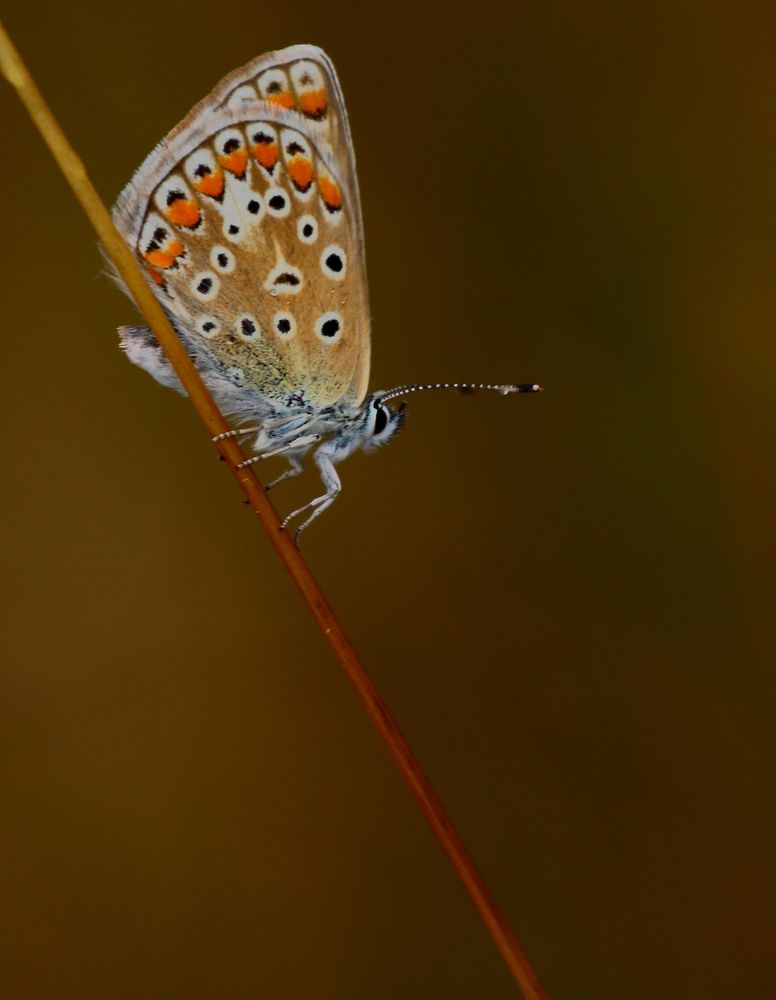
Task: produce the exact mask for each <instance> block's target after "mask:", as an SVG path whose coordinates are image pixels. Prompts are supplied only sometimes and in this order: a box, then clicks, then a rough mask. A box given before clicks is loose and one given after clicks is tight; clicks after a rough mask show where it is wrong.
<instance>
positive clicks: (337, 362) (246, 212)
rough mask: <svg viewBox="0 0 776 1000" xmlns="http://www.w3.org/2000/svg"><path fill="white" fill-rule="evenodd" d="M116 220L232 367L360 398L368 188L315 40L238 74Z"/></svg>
mask: <svg viewBox="0 0 776 1000" xmlns="http://www.w3.org/2000/svg"><path fill="white" fill-rule="evenodd" d="M114 220H115V221H116V224H117V226H118V227H119V229H120V231H121V232H122V234H123V235H124V237H125V238H126V239H127V240H128V242H129V243H130V245H131V246H132V248H133V250H134V251H135V253H136V255H137V257H138V259H139V260H140V262H141V263H142V265H143V266H144V268H145V269H146V271H147V274H148V276H149V279H150V280H151V281H152V282H153V284H154V287H155V289H156V291H157V294H158V296H159V297H160V299H161V301H162V302H163V304H164V305H165V307H166V308H167V309H168V311H169V312H170V313H171V314H172V315H173V317H174V319H175V320H176V324H177V326H178V327H179V329H181V330H183V331H184V333H185V335H186V336H187V337H189V338H190V340H191V342H192V343H193V344H194V345H195V346H196V348H197V350H198V353H199V354H200V356H203V355H204V356H206V357H210V358H212V360H213V364H214V365H215V366H216V367H217V368H218V369H219V371H220V375H221V377H225V378H226V379H228V380H229V381H231V382H232V383H233V384H234V386H235V387H236V388H240V389H243V390H245V392H247V393H254V394H257V395H258V396H259V397H260V398H261V399H262V400H263V401H265V402H266V403H267V404H269V405H271V406H274V407H281V408H282V407H295V406H298V405H311V406H313V407H314V408H317V409H321V408H323V407H326V406H329V405H332V404H334V403H338V402H343V403H346V404H352V405H354V406H356V405H358V404H359V403H360V402H361V400H362V399H363V397H364V394H365V392H366V384H367V380H368V375H369V318H368V303H367V290H366V273H365V262H364V251H363V237H362V225H361V216H360V206H359V198H358V186H357V181H356V173H355V163H354V159H353V153H352V146H351V143H350V136H349V130H348V123H347V117H346V114H345V108H344V104H343V102H342V97H341V93H340V90H339V86H338V83H337V79H336V75H335V73H334V69H333V67H332V66H331V63H330V62H329V60H328V59H327V57H326V56H325V54H324V53H323V52H321V51H320V50H319V49H316V48H314V47H312V46H293V47H292V48H290V49H285V50H283V51H281V52H277V53H272V54H270V55H268V56H262V57H261V58H260V59H257V60H254V62H252V63H249V64H248V65H247V66H244V67H243V68H242V69H240V70H237V71H236V72H234V73H232V74H230V75H229V76H228V77H227V78H226V79H225V80H223V81H222V82H221V83H220V84H219V85H218V86H217V87H216V88H215V90H214V91H213V92H212V93H211V94H210V96H209V97H208V98H206V99H205V100H204V101H203V102H201V103H200V104H199V105H197V107H196V108H194V110H193V111H192V112H191V114H190V115H189V116H188V117H187V118H186V119H185V120H184V121H183V122H182V123H181V124H180V125H179V126H178V127H177V128H176V129H174V130H173V131H172V132H171V133H170V134H169V135H168V136H167V138H166V139H165V140H163V142H162V143H161V144H160V145H159V146H158V147H157V149H156V150H154V152H153V153H152V154H151V155H150V156H149V157H148V159H147V160H146V161H145V163H144V164H143V165H142V167H141V168H140V170H139V171H138V172H137V174H136V175H135V177H134V178H133V180H132V181H131V182H130V184H129V185H128V186H127V188H126V189H125V191H124V192H123V193H122V195H121V197H120V198H119V201H118V203H117V206H116V208H115V209H114Z"/></svg>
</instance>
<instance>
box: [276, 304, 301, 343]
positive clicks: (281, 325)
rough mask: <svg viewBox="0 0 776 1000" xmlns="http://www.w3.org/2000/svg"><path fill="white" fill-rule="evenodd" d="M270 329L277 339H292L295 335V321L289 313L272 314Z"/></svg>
mask: <svg viewBox="0 0 776 1000" xmlns="http://www.w3.org/2000/svg"><path fill="white" fill-rule="evenodd" d="M272 327H273V329H274V331H275V333H276V334H277V335H278V336H279V337H284V338H287V337H293V335H294V334H295V333H296V320H295V319H294V317H293V316H292V315H291V313H290V312H285V311H283V310H281V311H279V312H276V313H274V314H273V316H272Z"/></svg>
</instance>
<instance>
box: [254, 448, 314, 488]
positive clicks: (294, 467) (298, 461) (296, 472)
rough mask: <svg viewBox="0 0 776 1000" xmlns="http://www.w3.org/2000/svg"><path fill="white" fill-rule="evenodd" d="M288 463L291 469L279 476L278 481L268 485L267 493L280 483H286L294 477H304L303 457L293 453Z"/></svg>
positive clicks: (274, 480)
mask: <svg viewBox="0 0 776 1000" xmlns="http://www.w3.org/2000/svg"><path fill="white" fill-rule="evenodd" d="M288 462H289V465H290V466H291V468H290V469H286V471H285V472H284V473H283V474H282V475H280V476H278V477H277V479H273V480H272V482H271V483H267V485H266V486H265V487H264V492H265V493H266V492H267V491H268V490H271V489H272V488H273V486H277V485H278V483H282V482H285V480H286V479H293V478H294V476H301V475H302V473H303V472H304V463H303V462H302V456H301V455H296V454H294V452H291V454H290V455H289V456H288Z"/></svg>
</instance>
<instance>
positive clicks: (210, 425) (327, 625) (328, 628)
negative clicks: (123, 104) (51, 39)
mask: <svg viewBox="0 0 776 1000" xmlns="http://www.w3.org/2000/svg"><path fill="white" fill-rule="evenodd" d="M0 61H1V62H2V70H3V73H4V75H5V77H6V78H7V79H8V81H9V82H10V83H11V85H12V86H13V87H14V88H15V89H16V91H17V93H18V95H19V97H20V98H21V100H22V102H23V103H24V105H25V107H26V108H27V110H28V112H29V114H30V117H31V118H32V120H33V121H34V123H35V125H36V126H37V127H38V130H39V131H40V133H41V135H42V136H43V139H44V140H45V142H46V144H47V145H48V147H49V149H50V150H51V153H52V155H53V157H54V159H55V160H56V161H57V163H58V164H59V167H60V169H61V170H62V173H63V174H64V175H65V177H66V178H67V181H68V183H69V184H70V187H71V188H72V189H73V192H74V194H75V196H76V198H77V199H78V201H79V202H80V203H81V206H82V207H83V209H84V211H85V212H86V214H87V216H88V218H89V220H90V222H91V223H92V225H93V226H94V229H95V231H96V232H97V236H98V238H99V240H100V242H101V243H102V245H103V247H105V249H106V251H107V252H108V254H109V255H110V257H111V259H112V260H113V263H114V264H115V265H116V268H117V270H118V272H119V274H120V275H121V277H122V279H123V280H124V282H125V283H126V285H127V288H128V289H129V290H130V292H131V293H132V297H133V298H134V300H135V302H136V303H137V305H138V306H139V308H140V309H141V311H142V312H143V314H144V315H145V318H146V319H147V320H148V323H149V325H150V327H151V329H152V330H153V332H154V335H155V336H156V339H157V340H158V341H159V343H160V344H161V345H162V347H163V349H164V351H165V353H166V354H167V357H168V358H169V359H170V362H171V364H172V366H173V367H174V369H175V371H176V373H177V375H178V377H179V378H180V380H181V382H182V383H183V385H184V387H185V389H186V392H187V393H188V395H189V399H190V400H191V402H192V405H193V406H194V409H195V410H196V411H197V413H198V414H199V416H200V418H201V420H202V422H203V423H204V424H205V427H206V428H207V432H208V434H209V435H210V437H211V438H212V437H215V436H216V435H218V434H223V433H224V432H225V431H227V430H228V429H229V425H228V424H227V422H226V420H225V419H224V417H223V416H222V415H221V413H220V411H219V410H218V407H217V406H216V404H215V402H214V401H213V398H212V396H211V395H210V393H209V392H208V390H207V389H206V388H205V385H204V383H203V381H202V379H201V378H200V375H199V373H198V371H197V369H196V368H195V367H194V365H193V363H192V361H191V358H190V357H189V356H188V354H187V353H186V351H185V349H184V347H183V345H182V343H181V342H180V340H179V339H178V337H177V336H176V334H175V332H174V330H173V328H172V326H171V325H170V322H169V320H168V319H167V317H166V315H165V313H164V310H163V309H162V307H161V305H160V304H159V302H158V301H157V299H156V297H155V296H154V294H153V292H152V291H151V289H150V287H149V286H148V284H147V283H146V280H145V278H144V276H143V274H142V273H141V271H140V268H139V267H138V265H137V262H136V261H135V259H134V257H133V255H132V253H131V252H130V250H129V248H128V247H127V245H126V244H125V243H124V241H123V239H122V238H121V236H120V235H119V233H118V232H117V231H116V229H115V228H114V225H113V222H112V220H111V217H110V215H109V213H108V211H107V209H106V208H105V206H104V205H103V203H102V201H101V200H100V197H99V196H98V194H97V192H96V190H95V188H94V186H93V185H92V183H91V181H90V180H89V177H88V176H87V173H86V170H85V168H84V165H83V163H82V162H81V160H80V159H79V158H78V156H77V155H76V153H75V152H74V150H73V148H72V147H71V146H70V144H69V143H68V141H67V139H66V138H65V135H64V133H63V132H62V129H61V128H60V127H59V125H58V124H57V122H56V121H55V119H54V117H53V116H52V114H51V111H50V110H49V108H48V106H47V105H46V103H45V101H44V100H43V97H42V95H41V93H40V91H39V90H38V88H37V87H36V85H35V83H34V81H33V80H32V78H31V76H30V75H29V73H28V71H27V69H26V67H25V65H24V63H23V62H22V60H21V57H20V56H19V54H18V52H17V51H16V49H15V47H14V45H13V43H12V41H11V39H10V38H9V36H8V34H7V33H6V31H5V29H4V28H3V27H2V25H0ZM215 447H216V448H217V449H218V452H219V454H220V455H221V456H222V457H223V458H224V460H225V462H226V464H227V466H228V468H229V471H230V472H231V473H232V475H233V476H234V477H235V479H236V480H237V483H238V485H239V487H240V489H241V490H242V492H243V493H244V494H245V497H246V499H247V501H248V503H249V504H250V506H251V508H252V509H253V511H254V512H255V513H256V515H257V516H258V518H259V520H260V521H261V524H262V526H263V527H264V529H265V531H266V532H267V535H268V536H269V539H270V541H271V542H272V544H273V545H274V547H275V550H276V551H277V553H278V555H279V556H280V558H281V560H282V562H283V565H284V566H285V567H286V569H287V570H288V572H289V573H290V574H291V577H292V579H293V580H294V583H295V584H296V585H297V587H298V588H299V591H300V593H301V595H302V597H303V599H304V601H305V603H306V604H307V607H308V609H309V610H310V613H311V614H312V616H313V618H314V619H315V621H316V622H317V623H318V627H319V628H320V630H321V632H322V633H323V636H324V638H325V639H326V641H327V642H328V644H329V646H330V647H331V649H332V651H333V652H334V655H335V656H336V657H337V659H338V660H339V662H340V664H341V665H342V667H343V668H344V670H345V673H346V674H347V676H348V678H349V679H350V681H351V683H352V684H353V686H354V688H355V689H356V693H357V694H358V697H359V698H360V700H361V702H362V704H363V706H364V708H365V709H366V711H367V714H368V716H369V718H370V720H371V721H372V724H373V725H374V726H375V728H376V729H377V731H378V733H379V734H380V736H381V737H382V739H383V741H384V742H385V744H386V745H387V747H388V749H389V751H390V753H391V755H392V756H393V758H394V760H395V761H396V764H397V766H398V767H399V770H400V771H401V773H402V775H403V776H404V778H405V780H406V781H407V783H408V784H409V786H410V788H411V789H412V791H413V793H414V795H415V797H416V799H417V801H418V803H419V805H420V808H421V810H422V811H423V814H424V815H425V817H426V819H427V820H428V822H429V824H430V825H431V828H432V830H433V831H434V834H435V835H436V837H437V839H438V840H439V842H440V844H441V846H442V848H443V849H444V851H445V853H446V854H447V856H448V858H449V859H450V862H451V864H452V865H453V868H454V869H455V871H456V873H457V875H458V877H459V878H460V880H461V881H462V882H463V884H464V886H465V888H466V891H467V892H468V893H469V895H470V897H471V899H472V901H473V903H474V905H475V907H476V908H477V911H478V912H479V914H480V916H481V918H482V920H483V922H484V923H485V926H486V927H487V929H488V931H489V932H490V934H491V936H492V938H493V940H494V941H495V943H496V945H497V947H498V949H499V951H500V952H501V955H502V957H503V959H504V961H505V962H506V964H507V965H508V967H509V969H510V971H511V972H512V975H513V977H514V979H515V981H516V983H517V984H518V985H519V987H520V989H521V990H522V992H523V995H524V997H525V998H526V1000H543V998H546V996H547V995H546V993H545V992H544V990H543V989H542V987H541V985H540V983H539V981H538V979H537V978H536V974H535V973H534V971H533V969H532V968H531V966H530V964H529V962H528V960H527V959H526V957H525V955H524V954H523V952H522V950H521V949H520V947H519V945H518V944H517V942H516V940H515V938H514V935H513V934H512V932H511V930H510V928H509V926H508V924H507V922H506V920H505V919H504V916H503V914H502V913H501V911H500V910H499V909H498V907H497V906H496V904H495V902H494V900H493V897H492V896H491V894H490V892H489V890H488V888H487V886H486V885H485V883H484V881H483V879H482V877H481V876H480V874H479V872H478V871H477V869H476V867H475V865H474V862H473V861H472V859H471V857H470V856H469V854H468V852H467V851H466V848H465V847H464V844H463V841H462V840H461V838H460V836H459V835H458V833H457V831H456V830H455V828H454V827H453V825H452V823H451V822H450V819H449V818H448V816H447V814H446V813H445V811H444V809H443V808H442V804H441V802H440V801H439V799H438V797H437V795H436V793H435V792H434V789H433V788H432V787H431V784H430V783H429V781H428V779H427V778H426V776H425V774H424V773H423V771H422V770H421V768H420V765H419V764H418V762H417V760H416V759H415V756H414V754H413V753H412V751H411V750H410V747H409V746H408V744H407V742H406V740H405V739H404V737H403V736H402V735H401V733H400V731H399V728H398V726H397V725H396V723H395V721H394V720H393V717H392V716H391V714H390V713H389V711H388V709H387V708H386V706H385V704H384V702H383V700H382V698H381V697H380V695H379V693H378V691H377V689H376V688H375V686H374V684H373V683H372V681H371V680H370V678H369V676H368V675H367V673H366V671H365V670H364V667H363V666H362V664H361V662H360V661H359V659H358V656H357V655H356V652H355V650H354V649H353V647H352V646H351V644H350V642H349V641H348V638H347V636H346V635H345V633H344V631H343V629H342V626H341V625H340V623H339V622H338V620H337V618H336V617H335V615H334V612H333V611H332V609H331V608H330V607H329V604H328V602H327V601H326V598H325V597H324V595H323V593H322V591H321V589H320V587H319V586H318V584H317V583H316V581H315V579H314V577H313V575H312V573H311V572H310V569H309V568H308V566H307V563H306V562H305V560H304V559H303V558H302V556H301V554H300V552H299V550H298V549H297V548H296V546H295V545H294V543H293V541H292V540H291V538H290V537H289V535H288V534H287V533H286V532H285V531H282V530H281V528H280V521H279V519H278V516H277V514H276V513H275V510H274V508H273V507H272V505H271V504H270V502H269V500H268V498H267V496H266V494H265V493H264V491H263V490H262V488H261V486H260V485H259V482H258V480H257V479H256V477H255V475H254V474H253V472H252V471H251V469H250V467H240V466H241V463H242V462H243V461H244V460H245V456H244V455H243V453H242V451H241V450H240V448H239V446H238V444H237V442H236V441H235V440H234V438H230V437H227V438H224V439H222V440H220V441H218V442H217V443H216V445H215Z"/></svg>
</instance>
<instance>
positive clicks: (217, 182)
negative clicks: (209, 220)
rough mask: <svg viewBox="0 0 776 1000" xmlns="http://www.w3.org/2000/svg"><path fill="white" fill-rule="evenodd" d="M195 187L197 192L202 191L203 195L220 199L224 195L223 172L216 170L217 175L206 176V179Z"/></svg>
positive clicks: (203, 178) (201, 180) (199, 181)
mask: <svg viewBox="0 0 776 1000" xmlns="http://www.w3.org/2000/svg"><path fill="white" fill-rule="evenodd" d="M194 187H195V188H196V189H197V191H201V192H202V194H206V195H208V196H209V197H211V198H220V197H221V195H222V194H223V193H224V175H223V172H222V171H221V170H216V171H215V173H212V174H205V176H204V177H202V178H200V180H198V181H197V182H196V184H195V185H194Z"/></svg>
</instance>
